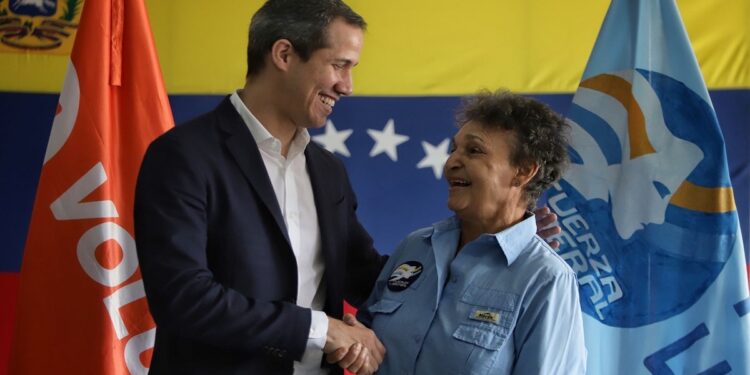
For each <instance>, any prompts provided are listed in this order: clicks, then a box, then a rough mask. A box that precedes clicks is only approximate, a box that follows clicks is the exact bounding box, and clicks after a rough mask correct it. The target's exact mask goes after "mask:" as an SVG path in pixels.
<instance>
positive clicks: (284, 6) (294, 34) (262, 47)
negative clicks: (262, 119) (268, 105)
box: [247, 0, 367, 77]
mask: <svg viewBox="0 0 750 375" xmlns="http://www.w3.org/2000/svg"><path fill="white" fill-rule="evenodd" d="M337 18H341V19H342V20H344V22H346V23H348V24H350V25H353V26H357V27H359V28H360V29H362V30H365V29H366V28H367V23H365V20H364V19H363V18H362V16H360V15H359V14H357V13H356V12H355V11H354V10H352V8H350V7H349V6H348V5H346V4H345V3H344V2H343V1H341V0H268V1H266V3H265V4H263V6H262V7H261V8H260V9H259V10H258V11H257V12H256V13H255V15H253V18H252V20H251V21H250V31H249V33H248V43H247V76H248V77H250V76H253V75H256V74H258V73H260V71H261V70H263V67H264V64H265V57H266V55H267V54H268V53H269V52H270V51H271V47H272V46H273V44H274V43H275V42H276V41H277V40H279V39H287V40H289V41H290V42H291V43H292V45H293V46H294V50H295V51H296V53H297V54H298V55H299V56H300V58H301V59H302V61H307V60H308V59H309V58H310V56H311V55H312V53H313V52H315V51H316V50H318V49H321V48H325V47H327V43H328V35H327V33H326V31H327V29H328V25H330V24H331V22H333V20H335V19H337Z"/></svg>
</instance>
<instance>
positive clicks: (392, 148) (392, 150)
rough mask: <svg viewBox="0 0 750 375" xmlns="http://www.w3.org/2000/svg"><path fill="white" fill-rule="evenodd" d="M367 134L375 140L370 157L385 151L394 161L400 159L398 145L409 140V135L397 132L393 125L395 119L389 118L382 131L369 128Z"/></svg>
mask: <svg viewBox="0 0 750 375" xmlns="http://www.w3.org/2000/svg"><path fill="white" fill-rule="evenodd" d="M367 134H369V135H370V137H371V138H372V139H374V140H375V145H374V146H372V150H370V157H374V156H375V155H378V154H381V153H383V152H385V153H386V154H387V155H388V157H389V158H391V160H393V161H397V160H398V154H397V153H396V146H398V145H400V144H402V143H404V142H406V141H408V140H409V136H406V135H402V134H397V133H396V132H395V129H394V126H393V119H389V120H388V122H387V123H386V124H385V128H383V130H382V131H380V130H373V129H367Z"/></svg>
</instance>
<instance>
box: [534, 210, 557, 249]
mask: <svg viewBox="0 0 750 375" xmlns="http://www.w3.org/2000/svg"><path fill="white" fill-rule="evenodd" d="M534 216H535V217H536V234H537V235H539V237H542V238H543V239H544V240H545V241H547V243H549V245H550V246H551V247H552V248H553V249H557V248H558V247H560V242H559V241H557V240H552V241H549V238H550V237H552V236H554V235H556V234H560V232H561V229H560V226H558V225H557V223H556V222H557V215H555V214H553V213H552V212H551V211H550V209H549V207H547V206H544V207H539V208H537V209H536V210H534Z"/></svg>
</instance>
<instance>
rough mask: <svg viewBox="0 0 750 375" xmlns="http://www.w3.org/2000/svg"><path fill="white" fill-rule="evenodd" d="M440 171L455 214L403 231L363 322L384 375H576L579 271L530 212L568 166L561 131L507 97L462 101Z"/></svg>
mask: <svg viewBox="0 0 750 375" xmlns="http://www.w3.org/2000/svg"><path fill="white" fill-rule="evenodd" d="M458 119H459V121H458V123H459V127H460V129H459V131H458V133H457V134H456V135H455V137H454V138H453V147H452V151H451V154H450V157H449V158H448V161H447V162H446V164H445V176H446V179H447V181H448V186H449V197H448V207H449V208H450V209H451V210H452V211H453V212H455V216H454V217H451V218H449V219H446V220H444V221H441V222H439V223H437V224H434V225H433V226H431V227H428V228H424V229H420V230H418V231H416V232H414V233H412V234H411V235H409V236H408V237H407V238H406V239H405V240H404V241H403V242H402V243H401V244H400V245H399V247H398V248H397V250H396V251H395V252H394V254H393V255H392V256H391V258H390V259H389V261H388V263H387V264H386V266H385V268H384V269H383V271H382V272H381V274H380V277H379V278H378V281H377V283H376V286H375V289H374V290H373V293H372V295H371V296H370V298H369V300H368V302H367V304H366V307H365V308H364V309H362V310H361V312H360V315H359V318H360V319H361V320H362V321H364V322H365V324H367V325H370V326H371V327H372V328H373V330H374V331H375V333H376V334H377V335H378V337H379V338H380V339H381V340H382V342H383V343H384V345H385V346H386V348H387V350H388V353H387V355H386V357H385V359H384V361H383V363H382V364H381V367H380V371H379V373H381V374H583V373H584V372H585V364H586V349H585V347H584V343H583V329H582V321H581V310H580V307H579V300H578V288H577V282H576V275H575V273H574V272H573V271H572V270H571V269H570V267H569V266H568V265H567V264H566V263H565V261H563V260H562V259H561V258H560V257H559V256H557V254H555V252H554V251H553V250H552V249H551V248H550V247H549V245H548V244H547V243H545V241H543V240H542V239H541V238H539V237H538V236H537V235H535V232H536V231H537V229H536V223H535V220H534V217H533V215H532V214H531V212H530V210H531V209H532V208H533V207H534V206H535V203H536V200H537V198H538V196H539V194H540V193H541V192H542V191H543V190H544V189H545V188H547V187H548V186H549V185H550V184H552V183H553V182H555V181H556V180H557V179H558V178H559V177H560V176H561V174H562V171H563V168H564V166H565V164H566V162H567V154H566V140H565V134H566V130H567V125H566V124H565V122H564V121H563V120H562V119H561V118H560V117H559V116H558V115H556V114H555V113H553V112H552V111H551V110H550V109H549V108H548V107H546V106H545V105H544V104H541V103H539V102H537V101H535V100H533V99H528V98H525V97H522V96H519V95H514V94H511V93H509V92H506V91H498V92H494V93H491V92H483V93H480V94H479V95H478V96H476V97H474V98H472V99H470V100H469V101H467V102H465V103H464V107H463V109H462V110H461V112H460V114H459V118H458Z"/></svg>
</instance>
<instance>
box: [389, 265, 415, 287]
mask: <svg viewBox="0 0 750 375" xmlns="http://www.w3.org/2000/svg"><path fill="white" fill-rule="evenodd" d="M420 274H422V263H419V262H415V261H409V262H406V263H403V264H401V265H400V266H398V267H396V269H395V270H393V273H392V274H391V277H389V278H388V289H390V290H392V291H394V292H400V291H402V290H404V289H406V288H408V287H409V285H411V284H413V283H414V282H415V281H417V279H418V278H419V275H420Z"/></svg>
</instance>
